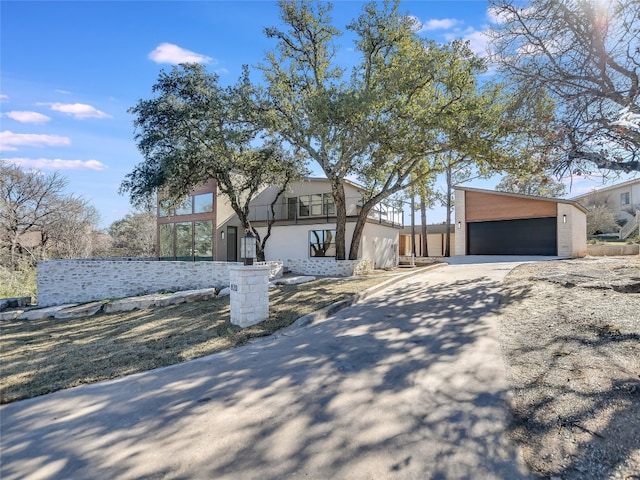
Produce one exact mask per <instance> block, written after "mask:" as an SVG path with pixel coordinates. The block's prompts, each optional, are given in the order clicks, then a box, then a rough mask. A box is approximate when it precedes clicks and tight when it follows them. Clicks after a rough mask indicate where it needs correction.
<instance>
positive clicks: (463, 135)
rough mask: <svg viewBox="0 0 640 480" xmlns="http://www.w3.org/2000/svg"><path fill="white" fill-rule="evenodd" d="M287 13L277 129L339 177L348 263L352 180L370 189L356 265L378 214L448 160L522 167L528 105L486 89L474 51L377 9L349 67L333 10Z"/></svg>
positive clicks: (394, 11)
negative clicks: (516, 137)
mask: <svg viewBox="0 0 640 480" xmlns="http://www.w3.org/2000/svg"><path fill="white" fill-rule="evenodd" d="M280 8H281V17H282V21H283V24H284V28H268V29H266V33H267V35H268V36H269V37H272V38H274V39H276V40H277V46H276V49H275V50H274V51H272V52H270V53H269V54H268V56H267V58H266V62H265V63H264V65H262V66H261V68H262V69H263V71H264V74H265V80H266V83H267V85H268V92H269V95H270V99H271V103H272V110H271V115H270V117H269V119H270V121H271V123H270V130H271V133H272V134H273V135H274V136H276V137H278V138H281V139H282V140H283V141H285V142H287V143H288V144H290V145H292V146H293V147H294V148H295V149H297V150H298V151H300V152H303V153H304V154H305V155H306V156H307V157H308V158H309V159H311V160H313V161H315V162H316V163H317V164H318V165H319V166H320V167H321V168H322V170H323V172H324V174H325V175H326V176H327V178H328V179H329V182H330V184H331V188H332V194H333V197H334V201H335V206H336V216H337V222H336V258H338V259H344V258H347V257H346V247H345V232H346V202H345V192H344V186H343V185H344V181H345V179H348V178H356V179H357V180H358V181H359V182H360V183H361V184H362V185H364V187H365V195H364V198H363V200H362V205H361V209H360V212H359V215H358V218H357V221H356V225H355V231H354V235H353V238H352V242H351V246H350V249H349V255H348V258H349V259H356V258H357V257H358V249H359V245H360V239H361V235H362V232H363V229H364V225H365V223H366V219H367V215H368V214H369V213H370V212H371V210H372V209H373V208H374V206H375V205H376V204H378V203H380V202H383V201H384V200H385V199H387V198H389V197H391V196H392V195H394V194H396V193H398V192H399V191H401V190H404V189H406V188H408V187H411V186H412V185H415V184H418V183H421V182H425V180H426V179H427V178H430V177H432V176H433V175H434V174H436V173H438V172H439V171H441V169H442V164H441V162H440V160H439V159H440V158H441V156H440V154H441V153H442V152H447V151H459V152H464V155H465V156H466V157H470V158H473V159H474V161H476V162H477V163H481V164H484V165H488V164H492V166H493V167H494V168H497V169H502V168H503V167H505V166H506V165H507V164H508V163H509V162H512V161H513V158H514V156H511V155H509V153H510V152H511V151H512V149H511V148H510V147H509V146H508V142H505V139H506V137H507V136H508V135H509V132H510V131H512V130H513V129H512V127H513V126H514V125H515V123H514V122H510V121H507V120H508V119H509V118H510V115H511V114H512V113H513V112H515V110H517V109H518V108H516V106H515V105H514V104H510V101H509V100H508V99H507V97H506V96H505V95H504V92H503V89H501V88H500V87H498V86H495V85H487V86H486V87H480V86H479V82H478V77H479V76H480V75H481V74H483V73H484V72H485V71H486V66H485V64H484V62H483V60H482V59H480V58H478V57H477V56H475V55H474V54H473V53H472V52H471V51H470V50H469V48H468V45H466V44H465V43H463V42H452V43H450V44H438V43H436V42H433V41H429V40H425V39H423V38H421V37H420V36H419V35H418V34H417V33H416V31H417V29H416V28H415V27H416V24H415V20H414V19H413V18H412V17H410V16H407V15H402V14H401V13H400V11H399V3H398V2H384V3H383V4H380V3H376V2H371V3H368V4H366V5H365V6H364V8H363V11H362V14H361V15H360V16H359V17H358V18H357V19H355V20H354V21H353V22H352V23H351V24H349V25H348V26H347V29H348V30H349V31H350V32H352V33H353V35H355V48H354V51H355V53H356V54H358V56H359V61H358V63H357V64H356V65H355V66H353V67H352V68H350V69H347V68H345V67H344V66H343V65H341V64H339V63H338V61H337V60H336V48H337V47H336V43H335V42H336V41H337V40H338V39H339V38H340V37H341V35H342V33H341V32H340V31H339V30H338V29H337V28H336V27H335V26H334V25H333V23H332V20H331V17H330V11H331V5H330V4H325V3H319V2H308V1H294V0H292V1H286V0H282V1H281V2H280ZM520 131H521V132H522V130H520Z"/></svg>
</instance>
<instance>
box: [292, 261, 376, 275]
mask: <svg viewBox="0 0 640 480" xmlns="http://www.w3.org/2000/svg"><path fill="white" fill-rule="evenodd" d="M284 265H285V266H286V267H287V268H288V269H289V270H291V272H293V273H295V274H298V275H320V276H327V277H350V276H352V275H362V274H363V273H367V272H371V271H373V261H372V260H371V259H369V258H363V259H361V260H336V259H334V258H306V259H289V260H285V261H284Z"/></svg>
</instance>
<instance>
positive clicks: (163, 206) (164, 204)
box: [158, 200, 171, 217]
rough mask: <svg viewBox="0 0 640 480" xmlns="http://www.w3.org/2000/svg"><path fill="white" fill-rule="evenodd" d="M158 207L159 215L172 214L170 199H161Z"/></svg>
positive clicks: (166, 215)
mask: <svg viewBox="0 0 640 480" xmlns="http://www.w3.org/2000/svg"><path fill="white" fill-rule="evenodd" d="M158 207H159V208H158V210H159V215H160V216H161V217H168V216H169V215H171V209H170V208H169V201H168V200H160V202H159V204H158Z"/></svg>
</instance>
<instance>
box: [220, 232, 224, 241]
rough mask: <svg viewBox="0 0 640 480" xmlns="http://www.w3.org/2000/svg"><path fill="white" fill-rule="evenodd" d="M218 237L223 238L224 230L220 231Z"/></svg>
mask: <svg viewBox="0 0 640 480" xmlns="http://www.w3.org/2000/svg"><path fill="white" fill-rule="evenodd" d="M220 238H221V239H222V240H224V230H223V231H221V232H220Z"/></svg>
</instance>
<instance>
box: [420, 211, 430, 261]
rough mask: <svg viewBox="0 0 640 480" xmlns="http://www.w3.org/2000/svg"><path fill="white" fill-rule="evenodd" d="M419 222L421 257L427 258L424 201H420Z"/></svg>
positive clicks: (427, 246)
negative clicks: (420, 226)
mask: <svg viewBox="0 0 640 480" xmlns="http://www.w3.org/2000/svg"><path fill="white" fill-rule="evenodd" d="M420 220H421V222H422V228H421V232H420V233H421V234H422V256H423V257H428V256H429V244H428V242H427V206H426V204H425V199H424V198H421V199H420Z"/></svg>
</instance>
